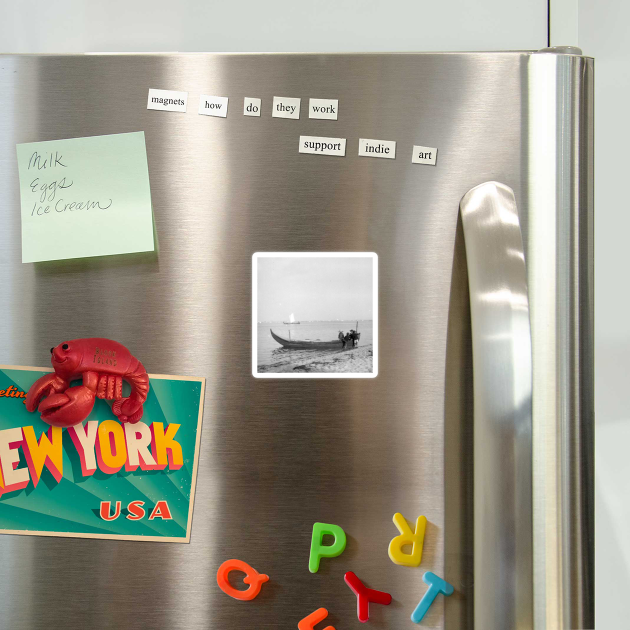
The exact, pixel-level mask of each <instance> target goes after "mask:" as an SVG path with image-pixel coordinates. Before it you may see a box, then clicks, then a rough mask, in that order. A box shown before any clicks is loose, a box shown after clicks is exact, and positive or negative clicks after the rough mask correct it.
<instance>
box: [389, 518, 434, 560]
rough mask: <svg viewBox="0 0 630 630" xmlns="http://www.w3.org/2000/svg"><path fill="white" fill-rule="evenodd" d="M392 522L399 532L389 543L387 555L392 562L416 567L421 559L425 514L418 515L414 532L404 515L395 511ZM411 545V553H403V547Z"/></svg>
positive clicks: (425, 521)
mask: <svg viewBox="0 0 630 630" xmlns="http://www.w3.org/2000/svg"><path fill="white" fill-rule="evenodd" d="M394 524H395V525H396V527H397V528H398V531H399V532H400V535H399V536H396V538H394V539H392V541H391V542H390V543H389V549H388V553H389V557H390V559H391V561H392V562H393V563H394V564H402V565H404V566H407V567H417V566H418V565H419V564H420V562H421V561H422V547H423V545H424V532H425V530H426V528H427V519H426V517H425V516H419V517H418V520H417V521H416V531H415V533H414V532H412V531H411V528H410V527H409V525H408V524H407V521H406V520H405V517H404V516H403V515H402V514H400V512H396V514H394ZM405 545H411V546H412V547H411V553H404V552H403V550H402V549H403V547H404V546H405Z"/></svg>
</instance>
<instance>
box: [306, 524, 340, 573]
mask: <svg viewBox="0 0 630 630" xmlns="http://www.w3.org/2000/svg"><path fill="white" fill-rule="evenodd" d="M326 535H329V536H333V537H334V539H335V541H334V542H333V544H332V545H323V544H322V541H323V540H324V536H326ZM345 548H346V532H344V531H343V529H341V527H339V525H329V524H327V523H314V524H313V537H312V538H311V555H310V557H309V559H308V570H309V571H310V572H311V573H317V571H319V561H320V560H321V559H322V558H336V557H337V556H340V555H341V554H342V553H343V551H344V549H345Z"/></svg>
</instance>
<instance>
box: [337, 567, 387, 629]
mask: <svg viewBox="0 0 630 630" xmlns="http://www.w3.org/2000/svg"><path fill="white" fill-rule="evenodd" d="M343 579H344V580H345V582H346V584H347V585H348V586H349V587H350V590H351V591H352V592H353V593H354V594H355V595H356V596H357V616H358V617H359V621H361V622H363V623H365V622H366V621H368V619H369V618H370V602H373V603H374V604H383V605H384V606H389V604H391V603H392V596H391V595H390V594H389V593H385V592H383V591H375V590H374V589H373V588H368V587H367V586H365V585H364V584H363V582H361V580H360V579H359V578H358V577H357V576H356V575H355V574H354V573H353V572H352V571H348V572H347V573H346V574H345V575H344V576H343Z"/></svg>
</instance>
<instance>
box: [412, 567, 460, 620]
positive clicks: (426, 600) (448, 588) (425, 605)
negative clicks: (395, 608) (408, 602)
mask: <svg viewBox="0 0 630 630" xmlns="http://www.w3.org/2000/svg"><path fill="white" fill-rule="evenodd" d="M422 581H423V582H424V583H425V584H428V585H429V588H428V589H427V592H426V593H425V594H424V597H423V598H422V599H421V600H420V603H419V604H418V605H417V606H416V609H415V610H414V611H413V612H412V613H411V621H413V622H414V623H420V622H421V621H422V619H423V618H424V616H425V615H426V614H427V610H429V607H430V606H431V604H432V603H433V602H434V601H435V598H436V597H437V596H438V595H439V594H440V593H442V594H443V595H446V596H447V597H448V596H449V595H452V594H453V591H454V590H455V589H454V588H453V586H452V584H449V583H448V582H447V581H446V580H443V579H442V578H441V577H438V576H437V575H435V573H431V571H427V572H426V573H425V574H424V575H423V576H422Z"/></svg>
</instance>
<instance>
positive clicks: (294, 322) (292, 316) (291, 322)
mask: <svg viewBox="0 0 630 630" xmlns="http://www.w3.org/2000/svg"><path fill="white" fill-rule="evenodd" d="M282 323H283V324H299V323H300V322H296V321H295V316H294V315H293V313H291V315H290V317H289V321H288V322H282Z"/></svg>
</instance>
